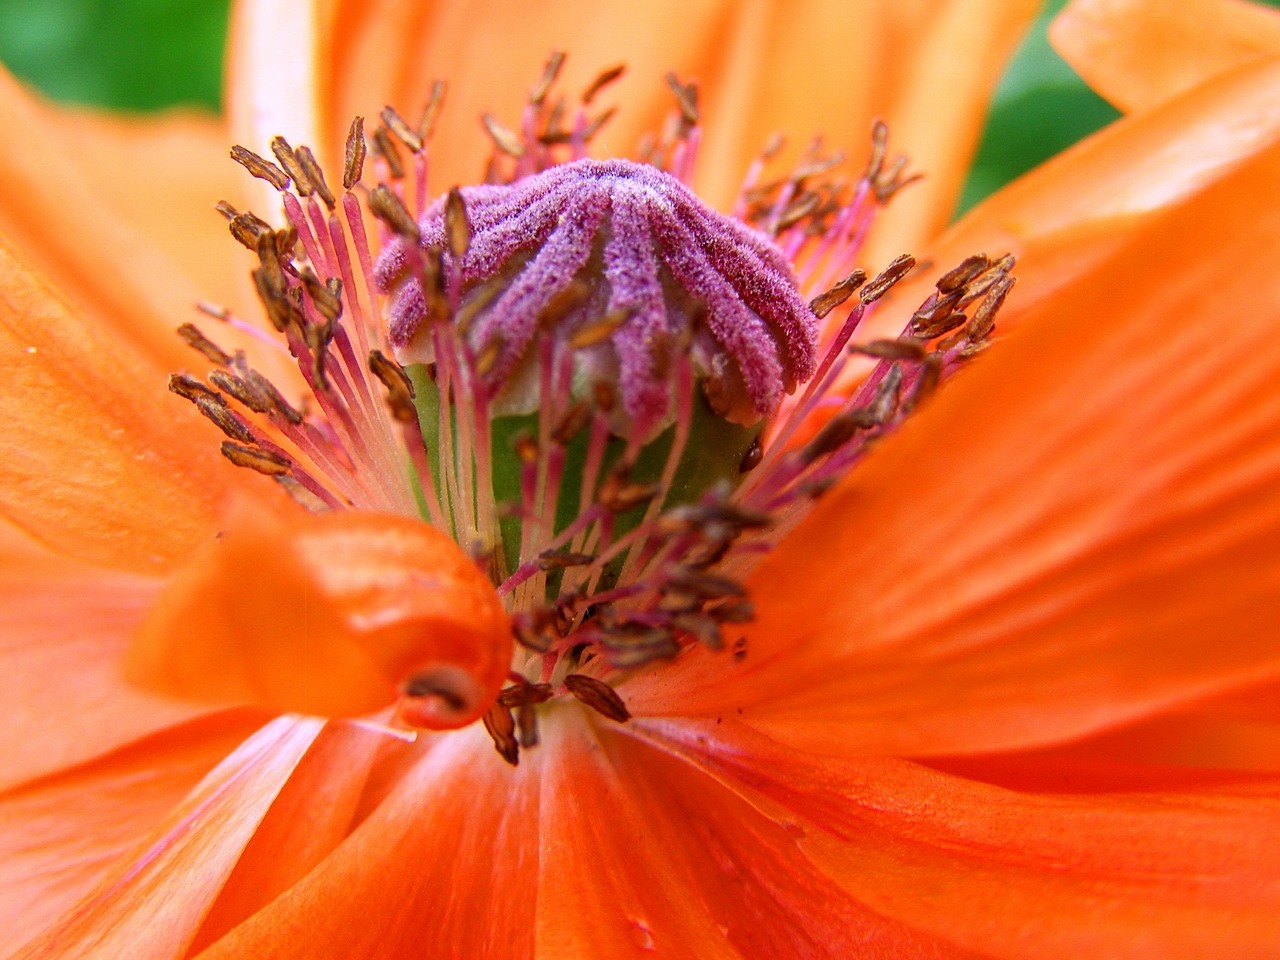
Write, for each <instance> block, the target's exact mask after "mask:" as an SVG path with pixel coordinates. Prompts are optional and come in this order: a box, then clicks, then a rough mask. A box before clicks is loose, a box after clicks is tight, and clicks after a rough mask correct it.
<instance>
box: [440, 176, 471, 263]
mask: <svg viewBox="0 0 1280 960" xmlns="http://www.w3.org/2000/svg"><path fill="white" fill-rule="evenodd" d="M444 230H445V237H446V239H447V240H448V243H449V253H450V254H451V255H452V256H453V258H454V259H455V260H461V259H462V258H463V257H465V256H466V255H467V248H468V247H469V246H471V223H470V222H469V221H468V220H467V202H466V201H465V200H464V199H463V198H462V191H461V190H459V189H458V188H457V187H450V188H449V195H448V196H447V197H445V201H444Z"/></svg>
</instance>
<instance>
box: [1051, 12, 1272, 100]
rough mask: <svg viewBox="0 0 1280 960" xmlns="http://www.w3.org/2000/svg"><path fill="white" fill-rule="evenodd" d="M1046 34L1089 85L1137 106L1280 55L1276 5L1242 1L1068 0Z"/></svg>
mask: <svg viewBox="0 0 1280 960" xmlns="http://www.w3.org/2000/svg"><path fill="white" fill-rule="evenodd" d="M1049 40H1050V42H1051V43H1052V44H1053V46H1054V49H1056V50H1057V51H1058V53H1060V54H1061V55H1062V57H1063V59H1065V60H1066V61H1067V62H1068V63H1069V64H1071V66H1072V67H1074V68H1075V70H1076V72H1077V73H1079V74H1080V76H1082V77H1083V78H1084V80H1085V82H1086V83H1088V84H1089V86H1091V87H1092V88H1093V89H1094V90H1096V91H1097V92H1098V93H1099V94H1101V95H1102V96H1103V97H1105V98H1106V99H1107V100H1109V101H1111V103H1112V104H1114V105H1115V106H1116V108H1117V109H1119V110H1121V111H1123V112H1125V113H1137V112H1139V111H1143V110H1150V109H1151V108H1152V107H1155V106H1158V105H1159V104H1161V103H1163V102H1165V101H1166V100H1170V99H1172V98H1173V97H1175V96H1177V95H1178V94H1180V93H1184V92H1185V91H1187V90H1190V89H1191V88H1192V87H1195V86H1198V85H1199V84H1202V83H1204V82H1205V81H1207V80H1210V79H1212V78H1213V77H1216V76H1218V75H1220V74H1223V73H1226V72H1227V71H1229V70H1232V69H1235V68H1237V67H1240V66H1243V65H1245V64H1248V63H1251V62H1253V61H1256V60H1260V59H1265V58H1268V57H1276V56H1280V12H1277V11H1275V10H1273V9H1270V8H1268V7H1265V6H1263V5H1262V4H1259V3H1248V2H1245V0H1180V2H1178V3H1166V2H1162V0H1073V2H1072V3H1070V4H1068V5H1067V7H1066V9H1065V10H1063V11H1062V13H1060V14H1059V15H1058V16H1057V17H1056V18H1055V19H1054V21H1053V23H1052V25H1051V26H1050V27H1049Z"/></svg>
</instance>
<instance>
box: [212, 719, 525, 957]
mask: <svg viewBox="0 0 1280 960" xmlns="http://www.w3.org/2000/svg"><path fill="white" fill-rule="evenodd" d="M544 758H545V754H543V752H542V751H541V750H533V751H530V752H529V754H528V755H527V757H526V758H525V759H522V761H521V764H520V766H519V767H518V768H514V769H513V768H511V767H508V766H507V765H506V764H505V763H503V761H502V760H501V759H500V758H498V757H497V755H496V754H494V752H493V745H492V744H491V743H490V741H489V738H488V737H487V736H486V735H485V734H484V732H483V730H481V729H480V728H479V727H478V725H477V726H474V727H472V728H470V729H468V730H465V731H460V732H457V733H450V734H446V735H443V736H441V737H439V738H438V739H436V740H433V741H431V743H430V744H429V746H428V750H427V751H426V753H425V756H423V757H422V758H421V759H419V760H418V761H417V762H416V763H415V764H413V765H412V766H411V767H410V768H409V769H408V770H407V771H406V772H405V773H404V774H403V776H402V777H401V778H400V780H399V781H398V782H397V783H396V784H395V786H394V787H393V788H392V790H391V792H390V794H389V795H388V796H387V797H386V798H385V799H384V800H383V802H382V803H381V804H379V805H378V807H377V808H376V809H375V810H374V811H373V812H372V813H371V814H370V815H369V816H368V817H367V819H365V820H364V821H363V822H361V823H360V825H359V826H358V827H357V828H356V829H355V831H354V832H353V833H352V834H351V835H350V836H349V837H348V838H347V839H346V840H345V841H344V842H343V843H342V844H341V845H340V846H339V847H338V848H337V849H336V850H334V851H333V852H332V853H331V854H329V856H327V857H326V858H325V859H324V860H323V861H322V862H321V863H320V864H319V865H318V866H317V867H315V869H313V870H312V871H311V872H310V873H308V874H307V876H306V877H304V878H303V879H302V880H301V881H299V882H298V883H296V884H294V885H293V886H292V887H290V888H289V890H287V891H286V892H285V893H283V894H282V895H281V896H280V897H278V898H277V899H276V900H275V901H273V902H272V903H270V904H269V905H267V906H266V907H265V908H264V909H262V910H260V911H259V912H257V913H255V914H253V915H252V916H251V917H248V918H246V919H245V921H244V922H243V923H242V924H240V925H239V926H238V927H235V928H234V929H232V930H231V931H230V932H229V933H228V934H227V935H226V936H224V937H223V938H221V939H220V940H218V941H217V942H216V943H214V944H213V945H212V946H210V947H209V948H208V949H206V950H205V951H204V952H202V953H201V954H199V957H200V960H215V958H217V960H232V958H234V960H240V958H243V957H273V958H286V957H298V958H302V957H311V956H315V953H316V950H317V944H323V950H324V953H325V954H326V955H328V956H334V957H343V958H344V960H362V958H367V960H402V958H403V960H410V958H418V957H421V956H422V955H423V951H424V950H427V951H429V952H430V953H431V954H432V955H433V956H441V957H467V958H475V960H484V958H486V957H492V958H502V960H515V958H519V957H532V956H533V931H534V915H535V907H537V905H538V894H537V870H538V839H537V837H538V834H537V824H538V822H539V811H538V784H539V778H540V766H541V764H542V763H543V761H544Z"/></svg>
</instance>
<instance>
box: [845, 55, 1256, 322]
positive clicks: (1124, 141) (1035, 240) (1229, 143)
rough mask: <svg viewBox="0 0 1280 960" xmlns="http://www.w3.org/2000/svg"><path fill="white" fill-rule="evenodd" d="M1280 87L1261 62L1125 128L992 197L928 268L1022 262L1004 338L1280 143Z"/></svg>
mask: <svg viewBox="0 0 1280 960" xmlns="http://www.w3.org/2000/svg"><path fill="white" fill-rule="evenodd" d="M1278 88H1280V64H1276V63H1274V62H1267V63H1259V64H1255V65H1252V66H1247V67H1243V68H1241V69H1239V70H1236V71H1232V72H1231V73H1229V74H1226V75H1224V76H1221V77H1218V78H1217V79H1215V80H1213V81H1211V82H1208V83H1206V84H1205V85H1204V86H1203V87H1202V88H1200V89H1197V90H1195V91H1193V92H1191V93H1189V94H1187V95H1185V96H1182V97H1179V98H1177V99H1175V100H1173V101H1171V102H1169V103H1167V104H1164V105H1163V106H1161V107H1160V108H1158V109H1155V110H1152V111H1150V112H1148V113H1144V114H1141V115H1138V116H1133V117H1127V118H1124V119H1122V120H1119V121H1117V122H1116V123H1114V124H1112V125H1111V126H1109V127H1107V128H1106V129H1104V130H1102V131H1100V132H1099V133H1097V134H1095V135H1094V136H1092V137H1090V138H1088V139H1087V140H1084V141H1083V142H1081V143H1078V144H1076V145H1075V146H1074V147H1072V148H1070V149H1069V150H1066V151H1064V152H1063V153H1061V154H1059V155H1058V156H1056V157H1054V158H1053V159H1052V160H1049V161H1048V162H1046V163H1044V164H1043V165H1041V166H1040V167H1037V168H1036V169H1035V170H1033V171H1031V172H1030V173H1028V174H1027V175H1026V176H1024V177H1022V178H1020V179H1019V180H1016V181H1014V182H1013V183H1011V184H1009V185H1007V186H1005V187H1004V188H1002V189H1001V190H1000V191H999V192H997V193H996V194H994V195H993V196H991V197H989V198H988V199H987V200H985V201H984V202H983V203H981V204H980V205H979V206H977V207H975V208H974V209H973V210H972V211H970V212H969V213H968V214H967V215H966V216H965V217H964V218H963V219H962V220H960V221H959V222H958V223H956V224H955V226H953V227H951V228H950V229H949V230H948V231H947V232H946V233H945V234H943V235H942V236H941V237H940V238H939V239H938V240H936V241H934V242H933V243H932V244H930V245H929V247H928V248H926V249H925V251H924V258H925V259H928V260H930V261H932V262H933V263H935V264H939V265H940V269H945V268H946V267H949V266H951V265H954V264H956V263H959V262H960V261H961V260H963V259H964V258H965V257H967V256H969V255H970V254H972V253H977V252H985V253H988V254H990V255H991V256H999V255H1001V254H1003V253H1006V252H1008V253H1013V254H1015V255H1016V256H1017V257H1018V266H1017V269H1016V271H1015V272H1016V274H1017V276H1018V288H1017V293H1015V294H1014V295H1013V296H1012V297H1011V298H1010V300H1009V303H1008V305H1007V307H1006V308H1005V309H1004V310H1003V311H1002V312H1001V315H1000V327H1001V329H1003V330H1010V329H1012V328H1013V327H1015V326H1016V325H1017V324H1018V323H1019V322H1020V319H1021V317H1022V316H1024V315H1027V314H1028V313H1030V312H1031V311H1033V310H1034V309H1036V308H1037V307H1038V306H1039V305H1040V304H1041V303H1042V302H1043V301H1045V300H1046V299H1049V298H1052V297H1054V296H1056V295H1057V293H1058V291H1059V290H1061V289H1062V288H1063V287H1065V286H1067V285H1069V284H1071V283H1072V282H1073V281H1074V280H1075V279H1076V278H1078V277H1080V276H1082V275H1084V274H1086V273H1087V272H1088V271H1089V270H1091V269H1094V268H1095V267H1096V266H1097V264H1098V263H1100V262H1101V261H1103V260H1105V259H1106V258H1108V257H1112V256H1115V255H1116V251H1117V250H1118V249H1119V248H1120V247H1121V246H1122V245H1123V244H1125V243H1126V242H1129V240H1130V239H1131V238H1132V237H1133V236H1134V235H1135V234H1137V233H1138V232H1140V231H1141V230H1143V229H1146V228H1148V226H1149V225H1150V223H1151V222H1152V220H1153V219H1155V218H1158V217H1160V216H1162V215H1163V214H1164V212H1165V211H1166V210H1167V209H1168V208H1169V207H1172V206H1175V205H1177V204H1180V203H1185V202H1187V201H1188V200H1189V199H1190V198H1193V197H1194V196H1195V195H1196V194H1197V193H1199V192H1200V191H1202V190H1204V189H1206V188H1207V187H1209V186H1211V185H1212V184H1214V183H1215V182H1217V181H1219V180H1222V179H1223V178H1225V177H1229V176H1230V175H1231V173H1232V171H1233V170H1235V169H1236V168H1237V167H1239V166H1240V165H1242V164H1244V163H1247V162H1249V160H1250V159H1251V158H1253V157H1256V156H1257V155H1258V154H1259V153H1261V152H1263V151H1265V150H1267V149H1269V148H1270V147H1271V146H1272V145H1273V144H1275V143H1277V142H1280V111H1277V110H1276V109H1275V98H1276V90H1277V89H1278ZM914 252H918V251H914ZM938 272H939V271H937V270H934V271H920V275H919V276H918V278H917V279H916V280H915V281H908V282H907V283H904V284H902V285H901V287H900V288H899V289H896V290H895V291H894V292H893V293H892V294H891V295H890V298H889V299H888V300H887V301H886V302H885V303H884V304H883V305H881V306H878V307H877V308H876V310H875V312H874V313H873V315H872V316H871V317H870V318H869V319H868V322H867V323H866V324H865V325H864V329H863V330H862V331H861V332H860V333H859V336H860V337H865V338H867V339H874V338H876V337H896V336H897V335H898V334H899V333H901V332H902V330H903V329H904V327H905V324H906V321H907V318H908V317H910V315H911V312H912V310H914V309H915V308H916V307H917V306H919V304H920V303H921V302H922V301H923V300H924V298H925V297H926V296H927V295H928V293H929V292H930V291H931V290H932V283H933V280H934V279H936V277H937V275H938Z"/></svg>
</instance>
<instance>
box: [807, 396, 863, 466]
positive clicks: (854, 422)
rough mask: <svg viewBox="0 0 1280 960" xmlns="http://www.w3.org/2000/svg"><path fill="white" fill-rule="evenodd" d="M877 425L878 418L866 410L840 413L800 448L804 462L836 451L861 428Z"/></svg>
mask: <svg viewBox="0 0 1280 960" xmlns="http://www.w3.org/2000/svg"><path fill="white" fill-rule="evenodd" d="M876 425H877V423H876V420H875V418H874V417H872V416H871V415H870V414H869V413H868V412H867V411H866V410H861V409H859V410H846V411H844V412H843V413H838V414H836V415H835V416H834V417H832V418H831V419H830V420H828V421H827V422H826V423H824V424H823V425H822V429H821V430H819V431H818V432H817V433H816V434H815V435H814V437H813V439H812V440H810V441H809V442H808V443H806V444H805V445H804V447H803V448H802V449H801V450H800V452H799V456H800V460H801V462H802V463H804V464H806V465H808V464H811V463H814V462H816V461H817V460H820V459H821V458H822V457H825V456H827V455H828V454H831V453H835V452H836V451H837V450H839V449H840V448H841V447H843V446H844V445H845V444H846V443H848V442H849V441H850V440H852V439H853V436H854V434H856V433H857V432H858V431H859V430H870V429H872V428H873V427H875V426H876Z"/></svg>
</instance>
